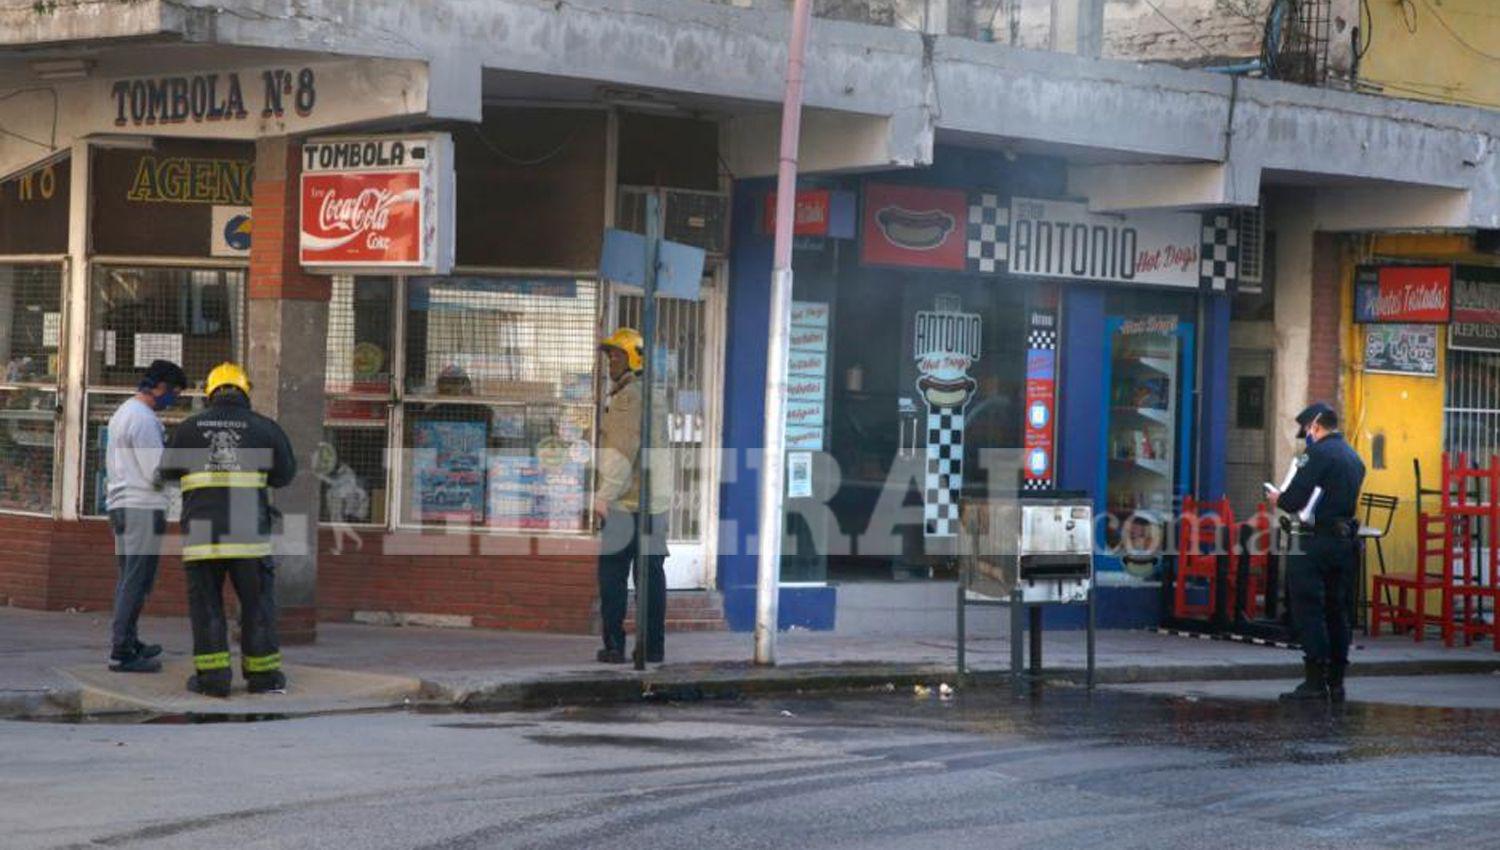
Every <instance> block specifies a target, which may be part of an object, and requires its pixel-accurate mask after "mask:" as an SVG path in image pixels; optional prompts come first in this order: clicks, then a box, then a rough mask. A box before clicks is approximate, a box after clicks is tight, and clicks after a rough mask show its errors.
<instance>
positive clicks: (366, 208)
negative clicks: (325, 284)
mask: <svg viewBox="0 0 1500 850" xmlns="http://www.w3.org/2000/svg"><path fill="white" fill-rule="evenodd" d="M301 194H302V210H301V230H302V233H301V240H300V257H301V262H302V265H303V266H305V267H307V268H309V269H313V270H325V271H330V272H333V271H338V272H348V271H370V272H380V271H407V272H420V273H425V274H445V273H447V272H448V271H449V270H450V269H451V268H452V267H453V243H454V235H453V233H454V185H453V140H452V137H450V136H449V135H448V134H447V133H427V134H423V135H414V136H359V137H344V138H332V139H313V140H311V141H309V142H307V143H306V144H304V145H303V146H302V193H301Z"/></svg>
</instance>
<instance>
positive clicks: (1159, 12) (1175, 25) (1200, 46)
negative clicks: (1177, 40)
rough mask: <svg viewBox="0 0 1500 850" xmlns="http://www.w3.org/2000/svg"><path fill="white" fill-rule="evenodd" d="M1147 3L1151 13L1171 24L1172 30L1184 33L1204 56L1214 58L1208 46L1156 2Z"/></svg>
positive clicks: (1146, 1)
mask: <svg viewBox="0 0 1500 850" xmlns="http://www.w3.org/2000/svg"><path fill="white" fill-rule="evenodd" d="M1145 3H1146V5H1147V6H1150V7H1151V11H1153V12H1155V13H1156V14H1157V16H1159V17H1160V18H1161V19H1162V20H1164V21H1166V22H1167V23H1169V24H1171V25H1172V29H1175V30H1177V31H1178V32H1180V33H1182V34H1183V35H1184V36H1186V37H1187V40H1188V41H1191V42H1192V43H1193V44H1194V45H1196V46H1197V47H1198V49H1199V50H1201V51H1203V55H1204V56H1209V57H1212V56H1214V55H1216V54H1215V53H1214V52H1213V51H1212V50H1209V49H1208V46H1207V45H1205V44H1204V43H1203V42H1201V41H1199V40H1198V37H1197V36H1195V35H1193V34H1192V33H1190V32H1188V31H1187V30H1185V29H1183V28H1182V25H1181V24H1179V23H1177V22H1176V21H1174V20H1172V18H1171V16H1169V15H1168V14H1167V13H1166V12H1163V11H1162V10H1161V7H1160V6H1158V5H1156V2H1155V0H1145Z"/></svg>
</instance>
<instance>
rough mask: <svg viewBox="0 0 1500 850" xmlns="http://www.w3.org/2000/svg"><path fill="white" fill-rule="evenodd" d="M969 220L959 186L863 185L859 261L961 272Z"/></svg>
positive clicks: (965, 197) (965, 203) (869, 263)
mask: <svg viewBox="0 0 1500 850" xmlns="http://www.w3.org/2000/svg"><path fill="white" fill-rule="evenodd" d="M968 221H969V202H968V196H967V194H965V193H964V191H963V190H962V189H933V188H928V187H926V186H894V185H888V184H884V183H867V184H865V192H864V215H863V222H862V223H861V230H860V259H861V260H862V261H863V262H864V263H865V264H866V265H876V266H915V267H918V268H929V269H953V270H956V271H962V270H963V269H964V267H965V265H966V259H965V255H964V249H965V244H964V243H965V238H966V235H965V228H966V227H967V225H968Z"/></svg>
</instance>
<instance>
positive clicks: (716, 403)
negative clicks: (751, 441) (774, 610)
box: [608, 281, 724, 590]
mask: <svg viewBox="0 0 1500 850" xmlns="http://www.w3.org/2000/svg"><path fill="white" fill-rule="evenodd" d="M610 306H611V311H610V312H611V321H610V322H609V323H608V324H609V325H610V326H611V327H619V326H628V327H634V328H639V327H640V326H641V297H640V295H639V291H638V290H637V291H636V292H634V293H632V292H630V291H629V290H628V289H624V288H617V289H616V291H615V297H614V298H613V299H612V303H611V305H610ZM659 306H660V309H659V311H658V312H657V318H656V320H657V340H658V344H657V354H656V357H657V359H656V361H655V364H654V365H655V367H656V370H657V376H658V380H660V382H661V385H662V386H663V387H664V389H665V390H666V399H667V404H668V405H669V413H668V416H667V427H668V430H669V431H670V432H671V433H670V434H669V435H667V438H668V439H669V440H670V443H671V447H672V449H674V451H673V452H672V466H673V469H672V482H673V493H674V494H675V495H674V498H673V500H672V513H671V520H670V523H671V524H670V526H669V529H668V546H669V548H670V550H671V555H670V556H669V557H668V558H667V587H668V588H669V589H672V590H689V589H697V588H705V587H709V586H710V585H711V583H712V576H713V570H712V565H713V563H714V553H713V541H715V540H716V539H717V538H718V530H717V516H718V504H717V501H718V488H717V487H716V486H715V483H716V482H717V481H718V480H719V474H718V460H719V457H718V455H719V453H718V452H717V451H714V450H713V447H714V446H715V445H717V443H718V441H717V440H715V439H713V435H715V434H718V433H719V432H720V425H719V410H720V399H721V397H722V380H721V378H722V352H723V349H724V345H723V331H722V328H723V325H722V313H723V308H722V288H721V287H718V286H715V285H712V284H711V283H710V282H708V281H705V284H704V287H703V297H702V299H701V300H698V301H684V300H679V299H675V298H663V299H661V301H660V305H659Z"/></svg>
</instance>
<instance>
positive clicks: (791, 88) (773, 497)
mask: <svg viewBox="0 0 1500 850" xmlns="http://www.w3.org/2000/svg"><path fill="white" fill-rule="evenodd" d="M811 23H812V0H795V3H794V4H793V6H792V40H791V43H790V45H789V46H788V50H787V60H786V97H785V98H784V99H783V101H782V104H781V157H780V164H779V166H778V168H777V171H776V241H775V246H774V257H775V259H774V264H773V266H772V271H771V314H770V321H771V329H770V335H769V345H770V348H769V350H768V351H767V352H766V387H765V398H766V414H765V415H766V418H765V447H764V449H762V452H761V476H760V535H759V540H758V543H759V549H758V553H757V554H758V556H759V558H758V560H757V563H756V585H755V663H756V664H768V665H770V664H775V663H776V627H777V619H778V611H777V608H778V602H779V596H780V591H781V587H780V585H781V538H782V534H783V528H784V520H783V519H782V513H781V511H782V503H781V502H782V491H783V488H784V486H785V481H786V467H785V464H786V360H787V331H788V326H789V325H790V324H791V321H792V225H793V224H794V223H795V218H796V209H797V143H798V140H799V138H800V136H801V132H802V80H803V76H804V69H803V60H804V57H805V56H806V55H807V33H808V30H809V29H810V28H811Z"/></svg>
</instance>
